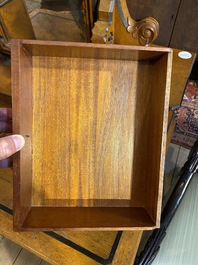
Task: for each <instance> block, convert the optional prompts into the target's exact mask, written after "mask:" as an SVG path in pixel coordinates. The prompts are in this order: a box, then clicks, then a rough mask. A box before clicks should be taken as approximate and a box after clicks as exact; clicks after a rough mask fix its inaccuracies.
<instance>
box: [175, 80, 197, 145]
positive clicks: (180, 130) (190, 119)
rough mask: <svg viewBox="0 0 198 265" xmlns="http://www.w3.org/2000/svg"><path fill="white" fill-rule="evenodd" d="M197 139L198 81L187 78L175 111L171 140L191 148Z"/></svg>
mask: <svg viewBox="0 0 198 265" xmlns="http://www.w3.org/2000/svg"><path fill="white" fill-rule="evenodd" d="M197 139H198V82H197V81H193V80H189V81H188V83H187V86H186V89H185V93H184V96H183V100H182V104H181V107H180V109H179V110H178V113H177V119H176V126H175V130H174V133H173V136H172V139H171V142H172V143H174V144H177V145H180V146H183V147H185V148H188V149H191V147H192V146H193V144H194V142H195V141H196V140H197Z"/></svg>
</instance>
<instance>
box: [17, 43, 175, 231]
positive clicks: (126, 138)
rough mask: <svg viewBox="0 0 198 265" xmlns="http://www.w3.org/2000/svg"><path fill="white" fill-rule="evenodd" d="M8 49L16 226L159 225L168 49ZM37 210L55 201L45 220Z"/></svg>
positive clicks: (38, 46) (48, 45) (61, 46)
mask: <svg viewBox="0 0 198 265" xmlns="http://www.w3.org/2000/svg"><path fill="white" fill-rule="evenodd" d="M12 45H13V55H14V59H13V64H12V65H13V72H14V74H13V109H14V112H13V116H14V132H15V133H22V134H23V135H24V136H25V137H26V146H25V148H24V149H23V151H22V152H21V153H20V155H19V154H18V155H16V156H15V174H16V177H15V190H16V191H15V196H14V200H15V208H14V209H15V223H16V227H17V225H18V227H21V226H22V223H24V227H25V228H27V229H28V227H29V228H30V229H31V226H32V228H35V229H39V226H41V227H40V228H41V229H44V230H46V229H48V228H49V227H50V228H52V229H58V228H60V229H63V228H64V223H65V225H66V227H68V228H71V227H72V224H73V227H74V228H75V226H76V228H80V227H82V228H86V229H89V226H90V228H97V227H98V229H121V228H123V229H134V228H136V227H137V228H138V229H141V228H142V227H144V228H145V229H147V225H148V227H150V228H151V227H153V225H155V222H157V224H158V222H159V213H160V204H161V203H160V202H161V192H162V178H163V167H164V164H163V160H164V156H165V140H166V128H167V111H168V101H169V88H170V75H171V58H172V57H171V50H170V49H166V48H153V47H146V48H145V47H134V46H120V45H114V46H113V47H110V46H108V45H107V46H104V45H93V44H76V43H63V42H62V43H61V42H60V43H57V42H44V41H26V40H24V41H13V43H12ZM16 67H17V70H16V71H15V69H16ZM23 69H26V73H27V74H26V75H24V74H23ZM159 77H160V78H159ZM29 98H31V100H29ZM28 101H29V102H28ZM156 101H157V102H158V104H156ZM27 102H28V105H27ZM153 146H154V147H153ZM156 159H157V160H156ZM27 161H28V163H29V164H27ZM20 169H21V170H20ZM40 206H42V207H46V209H45V213H46V215H49V213H50V212H52V211H53V208H52V207H57V209H54V211H56V214H57V217H59V221H58V219H57V220H56V217H55V215H54V216H53V214H52V215H51V216H50V217H49V218H46V219H48V221H49V222H48V221H47V220H46V221H45V218H43V216H42V210H41V209H43V210H44V208H41V209H39V208H37V207H40ZM76 206H78V207H80V208H76ZM21 207H23V211H22V212H23V216H22V217H21V218H20V212H21ZM30 207H33V208H32V209H31V210H30ZM35 207H36V208H35ZM47 207H50V208H47ZM60 207H69V208H70V207H72V209H69V208H68V209H66V208H65V209H63V210H62V211H61V208H60ZM83 207H88V208H84V210H83ZM93 207H95V208H93ZM98 207H101V208H98ZM105 207H109V209H105ZM116 207H124V208H125V209H124V208H123V209H121V208H117V209H116ZM126 207H130V210H129V209H126ZM133 207H136V208H133ZM144 208H145V209H146V211H148V213H147V214H146V211H145V210H144ZM29 210H30V211H29ZM28 212H29V213H28ZM119 212H120V216H119ZM150 215H151V219H153V222H152V221H151V219H150V217H149V216H150ZM67 216H70V218H67ZM105 216H106V217H107V216H108V218H105ZM123 216H124V217H123ZM26 217H27V218H26ZM63 217H64V218H63ZM25 218H26V221H25V222H24V219H25ZM36 220H37V223H35V222H36ZM50 220H51V221H50ZM138 220H139V224H138ZM56 221H57V224H59V225H56ZM45 222H46V225H45ZM50 222H51V223H52V226H50Z"/></svg>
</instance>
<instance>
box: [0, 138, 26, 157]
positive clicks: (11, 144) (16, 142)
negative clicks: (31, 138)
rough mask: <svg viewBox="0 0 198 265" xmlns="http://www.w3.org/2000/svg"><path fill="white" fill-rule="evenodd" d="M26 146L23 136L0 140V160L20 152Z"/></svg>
mask: <svg viewBox="0 0 198 265" xmlns="http://www.w3.org/2000/svg"><path fill="white" fill-rule="evenodd" d="M24 144H25V140H24V138H23V136H21V135H18V134H16V135H10V136H6V137H3V138H0V160H3V159H6V158H8V157H9V156H11V155H13V154H14V153H16V152H17V151H19V150H20V149H21V148H22V147H23V146H24Z"/></svg>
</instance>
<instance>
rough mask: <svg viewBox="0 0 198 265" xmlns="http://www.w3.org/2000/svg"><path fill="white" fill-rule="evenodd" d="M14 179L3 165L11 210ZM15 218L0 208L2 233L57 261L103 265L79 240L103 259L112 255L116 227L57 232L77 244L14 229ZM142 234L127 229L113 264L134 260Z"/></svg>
mask: <svg viewBox="0 0 198 265" xmlns="http://www.w3.org/2000/svg"><path fill="white" fill-rule="evenodd" d="M12 180H13V177H12V170H11V169H10V168H7V169H0V204H1V206H2V205H3V206H6V207H8V209H10V210H11V209H12V202H13V199H12V193H13V190H12ZM5 191H6V192H5ZM1 206H0V207H1ZM12 219H13V217H12V215H11V214H10V213H7V212H6V211H4V210H3V209H2V208H0V234H1V235H3V236H4V237H6V238H8V239H10V240H12V241H13V242H15V243H17V244H19V245H20V246H21V247H24V248H25V249H27V250H29V251H31V252H32V253H34V254H36V255H37V256H39V257H40V258H42V259H45V260H46V261H48V262H49V263H50V264H53V265H76V264H81V265H88V264H89V265H99V264H101V262H97V261H96V260H94V256H92V257H90V256H88V255H87V254H88V253H86V252H85V253H83V252H80V251H79V250H77V249H75V244H76V246H80V247H82V248H83V249H84V250H85V251H87V252H89V251H90V253H93V254H95V255H96V256H98V257H100V258H101V259H102V262H103V261H106V260H108V259H109V256H110V253H111V250H112V248H113V245H114V242H115V240H116V236H117V232H115V231H78V232H77V231H60V232H56V233H55V235H56V236H59V235H60V236H61V237H63V238H65V239H66V240H69V242H72V243H73V245H72V246H70V245H68V244H65V243H63V242H61V241H60V240H58V239H56V238H53V237H50V236H49V235H47V234H45V233H43V232H36V233H33V232H23V233H20V232H14V231H13V221H12ZM139 234H141V232H136V231H133V232H129V231H126V232H123V233H122V236H121V238H120V240H119V242H118V246H117V248H115V251H116V252H115V255H114V256H111V259H110V261H111V262H112V263H113V264H116V265H131V264H133V261H134V255H133V252H134V251H135V250H136V248H133V247H132V246H133V244H134V243H135V244H137V245H138V244H139V241H140V237H139V236H138V235H139ZM111 255H112V254H111ZM103 263H104V262H103Z"/></svg>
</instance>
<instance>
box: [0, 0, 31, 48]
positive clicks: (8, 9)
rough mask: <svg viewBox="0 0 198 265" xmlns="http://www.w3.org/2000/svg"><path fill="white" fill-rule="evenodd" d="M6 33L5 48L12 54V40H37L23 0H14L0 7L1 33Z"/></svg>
mask: <svg viewBox="0 0 198 265" xmlns="http://www.w3.org/2000/svg"><path fill="white" fill-rule="evenodd" d="M1 27H2V31H3V32H4V33H5V34H3V36H4V48H3V50H5V51H6V52H10V40H11V39H12V38H13V39H14V38H27V39H35V35H34V31H33V28H32V25H31V21H30V18H29V15H28V12H27V9H26V5H25V3H24V1H23V0H12V1H7V3H6V4H5V5H3V6H1V7H0V33H1Z"/></svg>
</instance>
